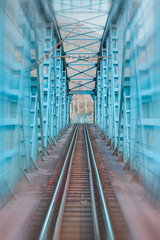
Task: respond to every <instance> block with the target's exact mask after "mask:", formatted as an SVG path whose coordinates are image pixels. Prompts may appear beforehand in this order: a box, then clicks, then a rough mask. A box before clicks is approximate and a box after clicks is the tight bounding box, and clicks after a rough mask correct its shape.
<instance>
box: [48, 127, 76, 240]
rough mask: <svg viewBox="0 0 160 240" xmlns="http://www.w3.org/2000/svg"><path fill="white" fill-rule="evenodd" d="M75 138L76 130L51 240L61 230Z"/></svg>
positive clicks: (54, 239) (53, 239) (54, 238)
mask: <svg viewBox="0 0 160 240" xmlns="http://www.w3.org/2000/svg"><path fill="white" fill-rule="evenodd" d="M77 136H78V130H77V134H76V137H75V141H74V146H73V149H72V154H71V158H70V163H69V169H68V174H67V179H66V183H65V188H64V191H63V197H62V201H61V206H60V209H59V212H58V217H57V221H56V225H55V229H54V233H53V237H52V240H58V239H59V233H60V228H61V223H62V218H63V211H64V207H65V203H66V198H67V190H68V185H69V180H70V173H71V168H72V162H73V156H74V150H75V147H76V143H77Z"/></svg>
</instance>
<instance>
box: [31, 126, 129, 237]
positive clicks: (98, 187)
mask: <svg viewBox="0 0 160 240" xmlns="http://www.w3.org/2000/svg"><path fill="white" fill-rule="evenodd" d="M97 167H98V165H97V163H96V160H95V157H94V152H93V149H92V143H91V140H90V136H89V131H88V127H87V125H86V124H80V125H78V124H77V125H76V127H75V130H74V133H73V137H72V139H71V143H70V146H69V149H68V152H67V154H66V158H65V160H64V162H63V166H62V168H61V172H60V174H59V179H58V180H57V183H56V188H55V190H54V194H53V196H52V200H51V201H50V205H49V208H48V211H47V214H46V216H45V220H44V222H43V226H42V228H41V232H40V233H39V234H38V238H36V237H35V236H34V238H32V234H30V237H29V238H27V239H29V240H31V239H34V240H36V239H39V240H44V239H46V240H50V239H52V240H100V239H107V240H110V239H112V240H113V239H128V238H126V236H124V235H123V236H122V235H121V233H119V235H117V234H116V232H114V231H113V228H112V224H111V218H110V215H109V211H108V209H107V205H106V196H105V195H104V193H103V186H102V184H101V179H100V176H99V171H98V168H97ZM102 171H103V169H102V170H101V173H102V176H103V172H102ZM103 184H104V182H103ZM105 186H106V185H105ZM39 211H41V208H39ZM118 214H119V213H118ZM41 220H42V219H41ZM117 236H118V237H117ZM121 236H122V237H121Z"/></svg>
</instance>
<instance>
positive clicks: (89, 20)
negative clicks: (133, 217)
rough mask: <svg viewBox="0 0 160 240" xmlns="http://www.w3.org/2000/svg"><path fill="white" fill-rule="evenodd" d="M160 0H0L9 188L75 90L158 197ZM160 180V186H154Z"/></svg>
mask: <svg viewBox="0 0 160 240" xmlns="http://www.w3.org/2000/svg"><path fill="white" fill-rule="evenodd" d="M158 8H159V0H158V1H156V0H155V1H149V0H142V1H140V0H113V1H109V0H105V1H104V0H86V1H84V0H74V1H73V0H61V1H58V0H46V1H43V0H30V1H27V0H14V1H10V0H4V1H1V2H0V22H1V24H0V109H1V110H0V111H1V114H0V139H1V144H0V195H1V200H2V204H4V203H5V202H6V200H7V198H8V195H9V194H10V193H12V194H14V186H15V184H16V183H17V182H18V181H19V180H20V179H21V177H22V175H25V176H26V177H27V175H26V172H27V171H29V169H30V168H31V167H33V165H34V166H36V167H37V164H36V162H37V160H38V159H40V158H41V159H43V156H44V155H46V154H48V151H47V149H48V148H50V147H51V146H52V145H53V144H56V142H57V141H58V139H59V138H60V137H61V135H62V134H63V133H64V132H65V130H66V129H67V128H68V126H69V124H70V104H71V102H72V97H73V96H74V95H75V94H78V95H80V94H88V95H90V96H91V97H92V99H93V101H94V124H95V126H96V127H97V129H98V130H99V131H100V132H101V134H103V135H104V138H105V139H106V144H107V145H108V146H110V147H111V149H113V150H114V155H115V156H117V159H118V160H117V161H124V162H125V163H126V166H127V167H128V168H130V169H132V170H134V171H135V174H138V176H139V178H141V179H142V180H143V183H144V185H145V187H146V192H147V191H151V192H152V194H153V195H154V196H155V197H156V198H157V197H159V191H158V190H159V181H160V168H159V154H160V110H159V109H160V108H159V104H160V94H159V93H160V80H159V73H160V68H159V58H160V54H159V52H160V45H159V42H160V34H159V31H158V28H159V24H160V22H159V13H158V10H157V9H158ZM153 183H154V185H153Z"/></svg>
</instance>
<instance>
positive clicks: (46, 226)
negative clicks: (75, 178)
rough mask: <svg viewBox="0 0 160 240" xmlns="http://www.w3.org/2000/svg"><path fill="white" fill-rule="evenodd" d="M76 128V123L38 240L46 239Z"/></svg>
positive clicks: (76, 131)
mask: <svg viewBox="0 0 160 240" xmlns="http://www.w3.org/2000/svg"><path fill="white" fill-rule="evenodd" d="M78 128H79V125H78V124H77V126H76V128H75V131H74V134H73V137H72V140H71V144H70V146H69V149H68V152H67V155H66V158H65V161H64V164H63V168H62V171H61V174H60V177H59V180H58V183H57V186H56V189H55V192H54V195H53V197H52V200H51V203H50V206H49V209H48V212H47V215H46V218H45V221H44V224H43V227H42V230H41V233H40V236H39V238H38V240H46V239H47V238H46V237H47V233H48V231H49V228H50V223H51V219H52V217H53V216H52V215H53V211H54V206H55V203H56V197H57V195H58V192H59V187H60V184H61V182H62V179H63V176H64V173H65V170H66V166H67V163H68V159H69V156H70V154H71V151H72V149H73V147H74V143H75V139H76V136H77V133H78Z"/></svg>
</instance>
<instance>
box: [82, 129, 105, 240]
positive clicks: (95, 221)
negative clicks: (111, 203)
mask: <svg viewBox="0 0 160 240" xmlns="http://www.w3.org/2000/svg"><path fill="white" fill-rule="evenodd" d="M84 134H85V143H86V149H87V161H88V169H89V180H90V191H91V203H92V218H93V230H94V238H95V240H100V239H101V237H100V231H99V225H98V217H97V211H96V202H95V192H94V184H93V174H92V168H91V159H90V155H89V143H88V138H87V131H86V124H85V125H84Z"/></svg>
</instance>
